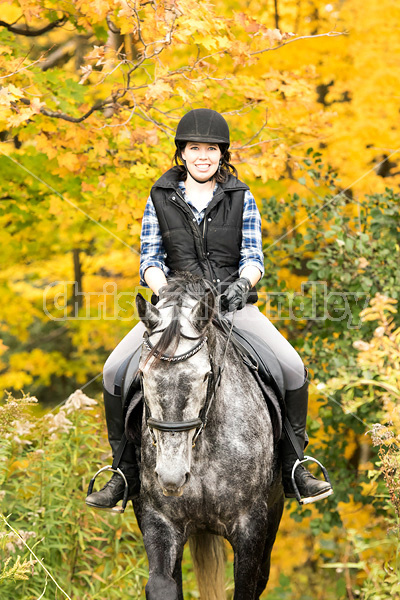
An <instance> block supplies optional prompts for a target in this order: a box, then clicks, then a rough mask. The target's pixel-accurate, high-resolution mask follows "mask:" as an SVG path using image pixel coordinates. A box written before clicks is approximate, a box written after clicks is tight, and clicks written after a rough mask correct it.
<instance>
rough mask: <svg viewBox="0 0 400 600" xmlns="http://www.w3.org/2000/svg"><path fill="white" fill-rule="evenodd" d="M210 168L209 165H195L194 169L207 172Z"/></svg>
mask: <svg viewBox="0 0 400 600" xmlns="http://www.w3.org/2000/svg"><path fill="white" fill-rule="evenodd" d="M210 166H211V165H195V167H196V169H199V171H207V170H208V169H209V168H210Z"/></svg>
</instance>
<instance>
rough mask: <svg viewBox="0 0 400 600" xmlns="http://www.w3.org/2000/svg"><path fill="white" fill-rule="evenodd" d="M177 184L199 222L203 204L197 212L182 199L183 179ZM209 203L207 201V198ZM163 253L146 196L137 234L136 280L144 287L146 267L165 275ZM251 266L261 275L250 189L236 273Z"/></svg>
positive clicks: (260, 252)
mask: <svg viewBox="0 0 400 600" xmlns="http://www.w3.org/2000/svg"><path fill="white" fill-rule="evenodd" d="M179 187H180V189H181V190H182V192H183V197H184V198H185V200H186V202H187V203H188V205H189V206H190V208H191V209H192V212H193V215H194V216H195V217H196V220H197V223H198V224H199V225H200V223H201V222H202V220H203V218H204V214H205V212H206V209H207V206H205V207H204V208H203V209H202V210H201V211H198V210H197V209H196V207H195V206H193V204H191V202H190V200H189V199H187V198H186V188H185V183H184V181H180V182H179ZM217 189H218V184H216V185H215V188H214V192H213V194H215V192H216V190H217ZM210 202H211V200H210ZM166 257H167V255H166V252H165V249H164V245H163V241H162V236H161V230H160V225H159V223H158V219H157V213H156V209H155V208H154V204H153V201H152V199H151V196H149V198H148V200H147V204H146V208H145V209H144V214H143V221H142V233H141V235H140V270H139V273H140V283H141V285H144V286H147V284H146V282H145V281H144V278H143V275H144V272H145V271H146V269H148V268H149V267H158V268H159V269H161V270H162V271H163V272H164V274H165V276H168V273H169V269H168V267H167V265H166V264H165V259H166ZM248 265H254V266H255V267H257V268H258V269H259V270H260V272H261V274H262V275H263V274H264V256H263V250H262V236H261V217H260V213H259V210H258V208H257V205H256V202H255V200H254V197H253V194H252V193H251V192H250V190H246V192H245V196H244V203H243V229H242V246H241V248H240V262H239V275H240V273H241V272H242V271H243V269H244V267H247V266H248Z"/></svg>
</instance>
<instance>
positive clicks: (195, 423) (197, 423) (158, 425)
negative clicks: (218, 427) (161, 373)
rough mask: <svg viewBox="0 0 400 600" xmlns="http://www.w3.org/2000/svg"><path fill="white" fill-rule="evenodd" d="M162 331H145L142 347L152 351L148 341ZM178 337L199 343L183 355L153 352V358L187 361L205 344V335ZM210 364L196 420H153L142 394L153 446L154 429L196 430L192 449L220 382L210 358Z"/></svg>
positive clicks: (205, 420)
mask: <svg viewBox="0 0 400 600" xmlns="http://www.w3.org/2000/svg"><path fill="white" fill-rule="evenodd" d="M163 331H164V329H160V330H157V331H153V332H152V333H151V334H148V333H147V331H146V332H145V334H144V342H143V343H144V345H145V346H146V348H148V349H149V350H153V348H154V346H153V344H152V343H151V341H150V339H149V338H150V336H151V335H155V334H156V333H162V332H163ZM180 335H181V337H183V338H185V339H188V340H199V341H198V343H197V344H196V345H195V346H193V348H191V349H190V350H188V351H187V352H184V353H183V354H178V355H172V356H171V355H169V354H160V353H157V352H155V353H154V356H156V357H157V358H158V359H159V360H164V361H167V362H182V361H184V360H187V359H188V358H190V357H191V356H194V355H195V354H197V352H199V350H201V348H202V347H203V346H204V344H206V342H207V336H206V335H204V336H203V335H200V336H198V337H189V336H187V335H185V334H183V333H181V334H180ZM210 363H211V377H210V378H209V380H208V387H207V395H206V400H205V403H204V406H203V407H202V409H201V410H200V414H199V416H198V417H197V418H196V419H190V420H188V421H178V422H169V421H161V420H158V419H153V417H152V416H151V413H150V408H149V405H148V403H147V401H146V398H145V396H144V393H143V399H144V405H145V410H146V423H147V427H148V428H149V431H150V435H151V439H152V441H153V445H154V446H156V445H157V441H156V438H155V435H154V431H153V429H156V430H157V431H163V432H165V431H167V432H170V433H180V432H182V431H191V430H192V429H197V431H196V433H195V436H194V438H193V442H192V445H193V447H194V446H195V444H196V441H197V438H198V437H199V435H200V434H201V432H202V431H203V429H204V427H205V426H206V424H207V418H208V413H209V410H210V407H211V403H212V400H213V398H214V396H215V393H216V390H217V387H218V385H219V380H220V374H219V376H218V378H217V380H215V378H214V369H213V363H212V360H211V358H210ZM214 381H215V384H214Z"/></svg>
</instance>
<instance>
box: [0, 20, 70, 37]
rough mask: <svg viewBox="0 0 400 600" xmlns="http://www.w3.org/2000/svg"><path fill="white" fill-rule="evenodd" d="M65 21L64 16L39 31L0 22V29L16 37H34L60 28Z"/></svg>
mask: <svg viewBox="0 0 400 600" xmlns="http://www.w3.org/2000/svg"><path fill="white" fill-rule="evenodd" d="M66 20H67V17H66V16H64V17H62V18H61V19H57V21H53V22H52V23H48V24H47V25H45V26H44V27H41V28H40V29H30V27H29V26H28V27H24V26H21V25H19V26H18V25H13V24H12V23H6V22H5V21H0V27H5V28H6V29H8V31H11V33H16V34H17V35H25V36H26V37H35V36H37V35H42V34H43V33H47V32H48V31H51V30H52V29H55V28H56V27H61V25H63V24H64V23H65V21H66Z"/></svg>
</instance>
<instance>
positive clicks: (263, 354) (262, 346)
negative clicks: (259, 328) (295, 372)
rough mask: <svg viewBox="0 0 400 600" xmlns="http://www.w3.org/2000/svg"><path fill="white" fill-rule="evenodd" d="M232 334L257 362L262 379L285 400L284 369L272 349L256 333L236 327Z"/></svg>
mask: <svg viewBox="0 0 400 600" xmlns="http://www.w3.org/2000/svg"><path fill="white" fill-rule="evenodd" d="M232 333H233V336H234V338H235V339H236V340H237V341H238V342H239V344H241V345H242V346H244V348H245V350H246V351H247V352H248V353H249V354H250V355H251V356H252V357H253V359H254V360H255V362H256V364H257V365H258V372H259V374H260V377H261V379H262V380H263V381H265V383H266V384H267V385H271V387H272V388H274V391H275V393H276V394H277V396H278V397H279V396H280V397H281V398H284V397H285V384H284V380H283V373H282V368H281V365H280V363H279V361H278V359H277V358H276V356H275V354H274V352H273V351H272V349H271V348H270V347H269V346H268V344H267V343H266V342H265V341H264V340H262V339H261V338H260V337H258V335H256V334H255V333H250V332H249V331H247V330H245V329H239V328H238V327H235V326H234V327H233V330H232Z"/></svg>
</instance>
